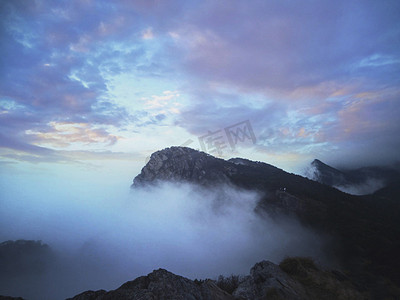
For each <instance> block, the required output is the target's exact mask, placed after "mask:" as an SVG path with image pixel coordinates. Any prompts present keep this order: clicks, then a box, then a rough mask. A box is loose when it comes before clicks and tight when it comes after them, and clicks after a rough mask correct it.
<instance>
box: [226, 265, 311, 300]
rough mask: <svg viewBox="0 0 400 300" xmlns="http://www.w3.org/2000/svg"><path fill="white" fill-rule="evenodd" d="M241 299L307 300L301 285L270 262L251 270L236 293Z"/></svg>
mask: <svg viewBox="0 0 400 300" xmlns="http://www.w3.org/2000/svg"><path fill="white" fill-rule="evenodd" d="M233 295H234V296H235V297H236V298H239V299H246V300H247V299H249V300H250V299H254V300H256V299H268V297H269V296H272V295H274V296H279V297H280V298H282V299H293V300H295V299H305V291H304V288H303V287H302V285H301V284H299V283H298V282H296V281H295V280H293V279H292V278H290V277H289V275H287V274H286V273H285V272H283V271H282V270H281V268H279V266H278V265H276V264H274V263H272V262H270V261H262V262H259V263H257V264H256V265H255V266H254V267H253V268H251V270H250V275H249V276H246V277H245V278H244V279H243V281H242V282H241V283H240V284H239V286H238V288H237V289H236V290H235V291H234V293H233Z"/></svg>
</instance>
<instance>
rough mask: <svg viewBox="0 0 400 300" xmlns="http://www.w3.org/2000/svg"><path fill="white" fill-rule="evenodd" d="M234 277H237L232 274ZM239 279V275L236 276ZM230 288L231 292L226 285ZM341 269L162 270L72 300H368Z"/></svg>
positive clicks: (297, 261)
mask: <svg viewBox="0 0 400 300" xmlns="http://www.w3.org/2000/svg"><path fill="white" fill-rule="evenodd" d="M231 278H234V277H231ZM236 278H238V277H236ZM227 287H229V292H230V293H228V292H227V291H224V290H223V288H227ZM368 298H369V297H368V295H362V294H361V293H360V292H358V291H357V290H356V289H355V288H354V287H353V286H352V284H351V283H350V281H349V280H348V278H347V277H346V276H345V275H343V274H342V273H340V272H331V271H322V270H320V269H319V268H318V267H316V266H315V265H314V263H313V262H312V261H311V260H309V259H307V258H288V259H286V260H284V261H283V262H282V263H281V265H280V266H278V265H276V264H274V263H272V262H269V261H262V262H260V263H257V264H256V265H255V266H254V267H253V268H252V269H251V271H250V275H248V276H246V277H243V278H241V279H239V280H237V281H235V280H233V279H230V278H226V279H219V280H217V281H214V280H210V279H207V280H200V281H199V280H194V281H192V280H190V279H187V278H184V277H181V276H178V275H175V274H173V273H170V272H168V271H166V270H163V269H159V270H156V271H153V272H152V273H150V274H149V275H147V276H142V277H139V278H137V279H135V280H133V281H129V282H127V283H125V284H123V285H122V286H121V287H119V288H118V289H116V290H114V291H110V292H106V291H104V290H100V291H87V292H84V293H82V294H79V295H77V296H75V297H73V298H71V299H70V300H114V299H121V300H134V299H141V300H150V299H152V300H153V299H160V300H162V299H165V300H167V299H171V300H172V299H174V300H179V299H182V300H184V299H185V300H186V299H187V300H191V299H193V300H194V299H195V300H212V299H213V300H224V299H226V300H230V299H237V300H261V299H283V300H297V299H299V300H300V299H304V300H305V299H342V300H347V299H368Z"/></svg>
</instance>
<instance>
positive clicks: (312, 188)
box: [133, 147, 400, 288]
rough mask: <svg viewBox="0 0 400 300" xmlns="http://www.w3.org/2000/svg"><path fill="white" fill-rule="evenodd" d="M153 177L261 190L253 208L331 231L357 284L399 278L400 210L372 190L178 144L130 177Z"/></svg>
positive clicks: (149, 180)
mask: <svg viewBox="0 0 400 300" xmlns="http://www.w3.org/2000/svg"><path fill="white" fill-rule="evenodd" d="M158 181H186V182H191V183H195V184H199V185H202V186H208V185H218V184H220V183H224V184H229V185H233V186H236V187H239V188H242V189H248V190H256V191H258V192H260V193H261V194H262V197H261V199H260V201H259V203H258V211H259V212H262V211H266V212H268V213H269V214H270V215H272V216H275V217H279V215H281V214H287V215H294V216H296V217H297V218H299V219H300V220H301V221H302V222H303V224H305V225H306V226H311V227H312V228H314V229H315V230H318V231H323V232H325V233H328V234H330V235H331V236H332V237H334V243H333V244H332V249H331V250H332V251H334V252H335V254H336V255H337V256H338V257H339V258H340V259H341V260H342V262H343V264H344V266H345V267H346V268H348V269H350V270H351V271H352V274H354V275H355V276H356V277H357V279H358V280H359V284H360V285H362V286H364V287H365V288H370V287H371V286H372V285H374V284H375V283H376V282H377V278H378V277H379V276H383V277H387V278H390V279H391V280H393V281H395V282H396V283H397V284H400V278H399V276H398V270H399V269H400V262H399V260H398V259H397V253H400V239H399V236H400V220H399V218H397V217H395V216H396V215H397V214H398V212H399V211H400V204H399V203H398V202H397V203H394V202H393V201H391V202H390V203H388V200H386V199H385V198H382V197H380V198H378V197H376V196H374V195H372V196H367V197H359V196H352V195H349V194H346V193H343V192H341V191H339V190H337V189H334V188H332V187H330V186H327V185H325V184H321V183H318V182H315V181H312V180H309V179H307V178H304V177H302V176H298V175H295V174H290V173H287V172H285V171H283V170H281V169H279V168H276V167H274V166H272V165H269V164H266V163H261V162H252V161H249V160H245V159H232V160H229V161H225V160H222V159H219V158H215V157H212V156H210V155H208V154H206V153H203V152H199V151H196V150H193V149H190V148H183V147H171V148H167V149H164V150H161V151H158V152H156V153H154V154H153V155H152V156H151V159H150V161H149V162H148V164H147V165H146V166H145V167H144V168H143V169H142V172H141V173H140V174H139V175H138V176H137V177H136V178H135V179H134V183H133V187H136V188H137V187H140V186H145V185H151V184H156V183H157V182H158ZM377 200H379V202H378V201H377ZM377 207H380V208H382V209H377ZM389 208H390V209H389Z"/></svg>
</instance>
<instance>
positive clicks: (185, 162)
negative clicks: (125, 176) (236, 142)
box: [132, 147, 236, 187]
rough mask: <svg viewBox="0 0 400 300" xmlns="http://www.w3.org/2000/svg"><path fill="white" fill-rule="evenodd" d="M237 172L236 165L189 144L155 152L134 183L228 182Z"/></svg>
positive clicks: (134, 185) (138, 184) (134, 184)
mask: <svg viewBox="0 0 400 300" xmlns="http://www.w3.org/2000/svg"><path fill="white" fill-rule="evenodd" d="M235 172H236V169H235V166H234V164H226V162H225V161H224V160H222V159H219V158H216V157H213V156H211V155H209V154H207V153H204V152H200V151H196V150H193V149H191V148H186V147H171V148H166V149H164V150H161V151H157V152H155V153H153V154H152V155H151V157H150V160H149V162H148V163H147V164H146V165H145V166H144V167H143V169H142V171H141V173H140V174H139V175H138V176H136V177H135V179H134V181H133V184H132V186H133V187H137V186H143V185H147V184H150V183H155V182H157V181H187V182H193V183H198V184H217V183H223V182H228V181H229V179H228V176H229V175H232V174H233V173H235Z"/></svg>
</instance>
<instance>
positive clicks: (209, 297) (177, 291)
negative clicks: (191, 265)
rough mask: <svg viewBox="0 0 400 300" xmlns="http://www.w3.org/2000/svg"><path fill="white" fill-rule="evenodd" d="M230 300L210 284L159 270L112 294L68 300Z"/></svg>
mask: <svg viewBox="0 0 400 300" xmlns="http://www.w3.org/2000/svg"><path fill="white" fill-rule="evenodd" d="M120 299H121V300H131V299H132V300H134V299H141V300H155V299H158V300H163V299H164V300H167V299H170V300H173V299H174V300H192V299H193V300H231V299H234V298H233V297H232V296H231V295H229V294H228V293H227V292H225V291H223V290H221V289H220V288H219V287H218V286H217V285H216V284H215V283H214V282H213V281H211V280H205V281H201V282H198V283H196V282H194V281H192V280H190V279H187V278H184V277H182V276H178V275H175V274H173V273H171V272H168V271H166V270H163V269H158V270H155V271H153V272H152V273H150V274H149V275H147V276H142V277H139V278H136V279H135V280H133V281H129V282H127V283H125V284H123V285H122V286H121V287H119V288H118V289H116V290H114V291H110V292H105V291H103V290H101V291H97V292H93V291H88V292H84V293H82V294H79V295H77V296H75V297H73V298H71V300H120Z"/></svg>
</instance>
